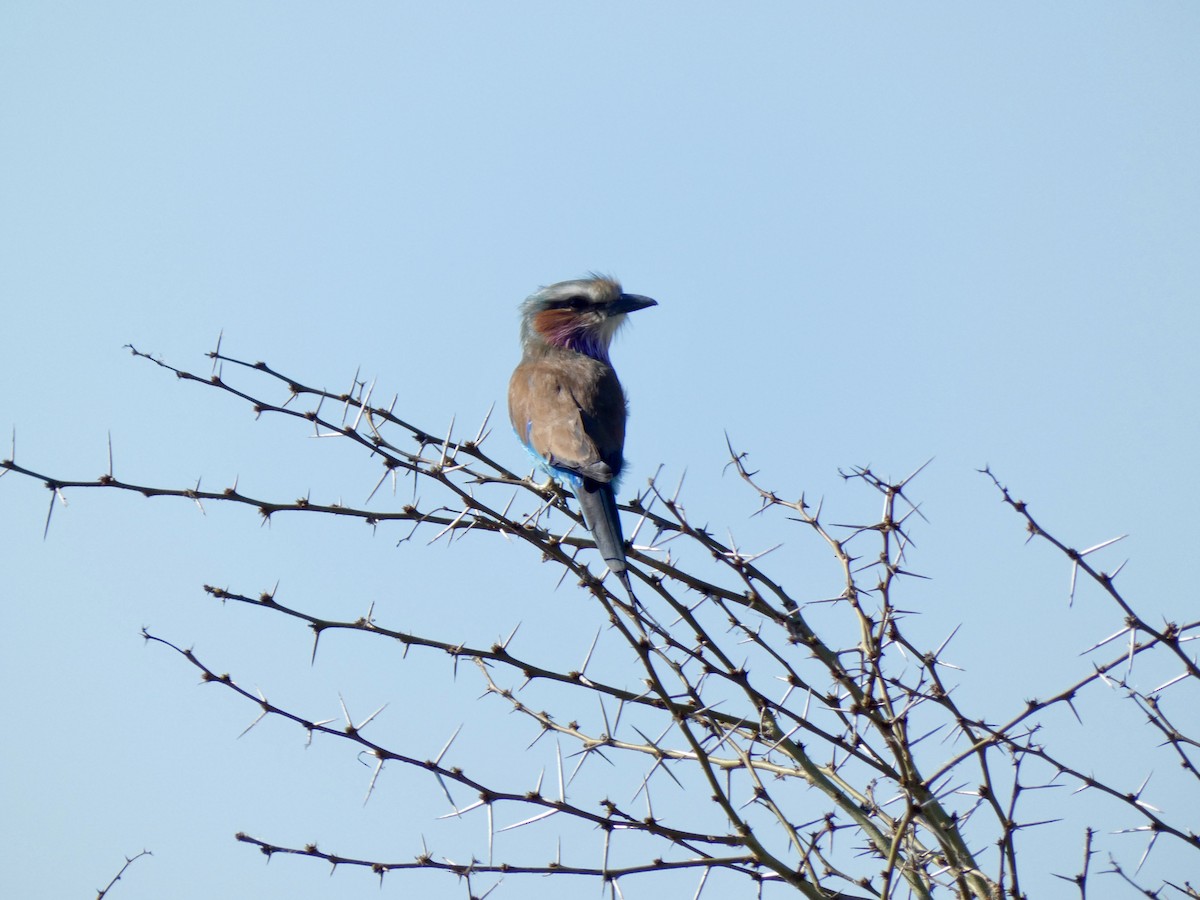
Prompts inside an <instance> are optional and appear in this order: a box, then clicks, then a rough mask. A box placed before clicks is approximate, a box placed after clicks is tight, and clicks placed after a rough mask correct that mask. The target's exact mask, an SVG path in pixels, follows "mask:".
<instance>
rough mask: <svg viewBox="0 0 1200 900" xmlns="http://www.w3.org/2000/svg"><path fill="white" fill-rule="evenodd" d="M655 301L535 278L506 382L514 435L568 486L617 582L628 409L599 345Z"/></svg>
mask: <svg viewBox="0 0 1200 900" xmlns="http://www.w3.org/2000/svg"><path fill="white" fill-rule="evenodd" d="M656 305H657V302H656V301H654V300H651V299H650V298H649V297H640V296H638V295H637V294H626V293H624V292H622V290H621V285H620V284H619V283H618V282H617V281H615V280H614V279H612V278H607V277H604V276H599V275H593V276H592V277H590V278H582V279H579V280H577V281H562V282H559V283H558V284H552V285H550V286H549V287H544V288H542V289H541V290H539V291H537V292H536V293H534V294H531V295H530V296H529V297H528V298H527V299H526V300H525V302H524V303H523V304H522V305H521V348H522V351H523V354H524V355H523V356H522V357H521V362H520V364H519V365H518V366H517V368H516V370H515V371H514V372H513V374H512V379H511V380H510V381H509V384H508V415H509V418H510V419H512V424H513V428H514V429H516V432H517V436H518V437H519V438H520V439H521V443H523V444H524V445H525V447H526V449H527V450H529V452H530V453H531V454H532V455H533V457H534V459H535V460H536V461H537V464H538V466H539V467H540V468H541V469H543V470H544V471H545V472H547V473H548V474H549V475H550V476H551V477H552V478H554V479H555V480H556V481H558V482H560V483H562V484H564V485H566V486H567V487H569V488H570V489H571V490H572V491H573V492H574V494H575V496H576V498H578V500H579V506H580V508H581V509H582V510H583V521H584V524H586V525H587V527H588V530H589V531H591V533H592V537H593V538H595V540H596V547H597V549H598V550H599V551H600V555H601V556H603V557H604V562H605V563H606V564H607V566H608V568H609V569H610V570H612V572H613V574H614V575H616V576H617V577H618V578H620V580H621V582H622V583H623V584H624V585H625V586H626V587H628V586H629V576H628V575H627V574H626V571H625V549H624V544H625V541H624V538H623V537H622V535H621V520H620V518H619V516H618V513H617V499H616V495H615V493H614V489H615V487H616V484H617V480H618V478H619V476H620V474H621V466H622V465H623V463H624V457H623V455H622V454H623V450H624V446H625V416H626V414H627V410H626V401H625V391H624V390H623V389H622V388H621V382H620V381H618V380H617V373H616V372H615V371H613V367H612V363H611V362H609V359H608V346H609V344H610V343H611V342H612V339H613V335H615V334H616V332H617V329H618V328H620V327H621V325H622V324H623V323H624V322H625V315H626V314H627V313H631V312H634V311H635V310H639V309H645V308H646V307H647V306H656Z"/></svg>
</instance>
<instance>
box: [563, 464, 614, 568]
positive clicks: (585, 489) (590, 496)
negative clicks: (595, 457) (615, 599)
mask: <svg viewBox="0 0 1200 900" xmlns="http://www.w3.org/2000/svg"><path fill="white" fill-rule="evenodd" d="M575 496H576V497H577V498H578V499H579V506H580V508H581V509H582V510H583V521H584V523H585V524H586V525H587V527H588V530H589V531H590V532H591V533H592V537H593V538H595V540H596V549H598V550H599V551H600V555H601V556H603V557H604V562H605V564H606V565H607V566H608V568H609V569H610V570H611V571H612V572H613V574H615V575H623V574H624V573H625V539H624V538H623V537H622V536H621V519H620V514H619V513H618V512H617V497H616V495H615V494H614V493H613V489H612V485H611V484H604V483H602V482H595V481H592V480H591V479H585V480H584V482H583V485H582V486H580V487H579V488H578V489H577V490H576V491H575Z"/></svg>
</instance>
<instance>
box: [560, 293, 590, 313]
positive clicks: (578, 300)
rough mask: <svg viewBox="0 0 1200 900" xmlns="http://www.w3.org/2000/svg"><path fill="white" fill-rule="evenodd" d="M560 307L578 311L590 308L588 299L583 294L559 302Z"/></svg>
mask: <svg viewBox="0 0 1200 900" xmlns="http://www.w3.org/2000/svg"><path fill="white" fill-rule="evenodd" d="M559 306H560V308H563V309H573V310H577V311H578V310H581V309H586V308H587V306H588V298H587V297H585V296H583V295H582V294H576V295H575V296H574V297H568V298H567V299H565V300H561V301H559Z"/></svg>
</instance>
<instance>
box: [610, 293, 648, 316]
mask: <svg viewBox="0 0 1200 900" xmlns="http://www.w3.org/2000/svg"><path fill="white" fill-rule="evenodd" d="M647 306H658V301H657V300H651V299H650V298H649V297H643V296H641V295H640V294H622V295H621V296H620V297H618V298H617V299H616V300H614V301H613V302H612V303H611V304H609V307H608V314H609V315H610V316H619V315H623V314H624V313H631V312H637V311H638V310H639V309H645V308H646V307H647Z"/></svg>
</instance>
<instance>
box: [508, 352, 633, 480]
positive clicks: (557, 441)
mask: <svg viewBox="0 0 1200 900" xmlns="http://www.w3.org/2000/svg"><path fill="white" fill-rule="evenodd" d="M583 374H585V375H586V374H587V373H586V372H585V373H583ZM567 375H568V376H569V375H570V373H569V372H568V373H567ZM605 387H607V386H605ZM616 389H617V392H618V396H619V397H620V399H621V404H622V405H621V406H620V407H618V409H619V410H620V412H621V416H620V419H621V421H620V422H619V423H618V424H617V425H616V427H615V429H614V426H613V425H611V424H610V423H609V421H608V420H610V419H611V418H612V415H611V410H610V409H609V408H608V407H609V406H610V405H611V404H605V403H598V402H597V399H598V397H603V396H604V395H603V394H602V393H601V394H598V392H597V390H596V385H595V384H593V383H592V382H591V381H589V380H587V379H586V378H576V379H574V380H572V379H571V378H570V377H564V373H563V371H562V369H561V367H558V366H549V365H539V364H537V363H530V364H524V365H521V366H518V367H517V370H516V371H515V372H514V373H513V377H512V381H511V382H510V383H509V391H508V408H509V415H510V416H511V417H512V423H513V427H514V428H515V429H516V431H517V434H518V435H520V436H521V438H522V439H523V440H524V441H525V442H526V444H528V445H529V446H530V447H531V448H533V450H534V451H535V452H536V453H537V454H538V455H539V456H541V457H542V458H543V459H545V460H546V461H547V462H549V463H550V464H551V465H552V466H555V467H557V468H560V469H566V470H568V471H571V472H576V473H578V474H579V475H582V476H583V477H585V478H591V479H593V480H595V481H599V482H608V481H611V480H612V479H613V474H614V473H613V468H612V465H611V464H610V463H609V462H608V461H606V460H605V458H604V456H605V454H604V453H603V450H602V448H603V445H604V444H605V443H606V442H607V443H609V444H611V443H612V434H613V432H614V430H615V431H616V433H617V435H618V438H619V437H620V436H623V431H624V429H623V427H621V426H623V425H624V421H623V419H624V407H623V404H624V396H623V395H622V394H620V386H619V384H618V385H617V388H616ZM616 446H617V447H618V448H619V447H620V443H619V440H618V442H617V444H616ZM619 453H620V451H619V449H618V450H617V454H618V457H617V458H619Z"/></svg>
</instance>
